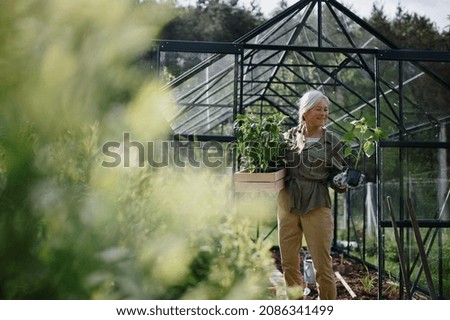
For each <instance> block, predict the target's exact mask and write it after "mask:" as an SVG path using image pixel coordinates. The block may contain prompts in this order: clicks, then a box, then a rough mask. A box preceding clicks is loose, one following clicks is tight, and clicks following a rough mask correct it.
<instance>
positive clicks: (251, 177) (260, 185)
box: [233, 168, 286, 192]
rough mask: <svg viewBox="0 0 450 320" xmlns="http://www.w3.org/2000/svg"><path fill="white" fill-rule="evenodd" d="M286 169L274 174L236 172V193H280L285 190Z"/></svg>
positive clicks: (234, 177) (234, 178)
mask: <svg viewBox="0 0 450 320" xmlns="http://www.w3.org/2000/svg"><path fill="white" fill-rule="evenodd" d="M285 176H286V169H284V168H282V169H279V170H277V171H274V172H262V173H259V172H254V173H249V172H246V171H239V172H236V173H235V174H234V176H233V180H234V191H235V192H278V191H280V190H281V189H283V188H284V177H285Z"/></svg>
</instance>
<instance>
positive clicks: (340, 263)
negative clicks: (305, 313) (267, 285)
mask: <svg viewBox="0 0 450 320" xmlns="http://www.w3.org/2000/svg"><path fill="white" fill-rule="evenodd" d="M271 251H272V257H273V258H274V262H275V265H276V268H277V269H278V270H279V271H280V272H282V268H281V259H280V255H279V249H278V247H276V246H274V247H272V248H271ZM331 256H332V259H333V271H334V272H338V273H339V274H340V275H341V276H342V278H343V280H344V281H345V282H346V283H347V284H348V286H349V287H350V290H351V291H352V292H353V293H354V296H353V297H352V294H351V293H350V291H349V290H348V289H346V287H345V286H344V284H343V282H342V281H341V280H339V278H338V277H337V276H336V278H335V279H336V289H337V300H378V283H377V281H378V274H377V272H376V271H375V270H370V269H369V268H366V267H365V266H364V265H363V264H362V263H361V262H359V261H357V260H354V259H351V258H349V257H344V255H343V254H339V253H336V252H334V253H332V255H331ZM303 258H304V256H303V253H301V261H303ZM300 269H301V271H302V274H303V264H302V265H301V266H300ZM308 288H309V289H310V293H309V294H308V295H305V296H304V299H305V300H316V299H317V298H318V293H317V290H316V286H315V285H308ZM382 299H383V300H399V299H400V287H399V285H398V282H396V281H395V280H394V279H390V278H389V277H383V278H382ZM414 299H416V300H424V299H427V298H426V297H424V296H422V295H420V294H418V293H415V294H414Z"/></svg>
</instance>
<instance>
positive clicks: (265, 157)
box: [234, 113, 286, 192]
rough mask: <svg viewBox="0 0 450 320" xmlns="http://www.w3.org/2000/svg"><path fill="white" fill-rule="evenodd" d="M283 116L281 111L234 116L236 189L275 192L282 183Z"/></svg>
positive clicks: (284, 173)
mask: <svg viewBox="0 0 450 320" xmlns="http://www.w3.org/2000/svg"><path fill="white" fill-rule="evenodd" d="M284 119H285V117H284V116H283V115H282V114H280V113H276V114H273V115H269V116H265V117H262V118H259V117H254V116H252V115H250V114H240V115H238V116H237V117H236V121H235V122H234V128H235V132H236V138H237V145H236V153H237V156H238V159H239V171H238V172H236V173H235V174H234V181H235V191H236V192H250V191H268V192H276V191H279V190H281V189H282V188H283V187H284V177H285V175H286V170H285V169H284V160H283V155H284V149H285V141H284V138H283V127H282V122H283V120H284Z"/></svg>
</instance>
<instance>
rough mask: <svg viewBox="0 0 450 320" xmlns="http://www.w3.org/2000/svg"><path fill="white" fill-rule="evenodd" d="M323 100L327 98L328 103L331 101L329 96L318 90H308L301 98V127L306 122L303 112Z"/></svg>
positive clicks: (299, 106) (299, 110) (299, 108)
mask: <svg viewBox="0 0 450 320" xmlns="http://www.w3.org/2000/svg"><path fill="white" fill-rule="evenodd" d="M321 100H325V101H326V102H327V103H330V100H329V99H328V97H327V96H326V95H324V94H323V93H322V92H321V91H318V90H310V91H307V92H305V94H304V95H303V96H302V97H301V98H300V100H299V101H298V114H299V119H298V120H299V124H300V127H302V125H303V124H304V119H303V114H304V113H305V112H307V111H309V110H311V109H312V108H314V107H315V106H316V104H317V103H318V102H319V101H321Z"/></svg>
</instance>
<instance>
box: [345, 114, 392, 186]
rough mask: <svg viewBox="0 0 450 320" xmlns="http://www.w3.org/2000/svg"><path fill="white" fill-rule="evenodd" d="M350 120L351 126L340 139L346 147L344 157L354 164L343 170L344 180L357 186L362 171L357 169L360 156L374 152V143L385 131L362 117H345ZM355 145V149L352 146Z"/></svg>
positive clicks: (382, 136)
mask: <svg viewBox="0 0 450 320" xmlns="http://www.w3.org/2000/svg"><path fill="white" fill-rule="evenodd" d="M346 120H347V121H350V123H351V125H352V127H351V129H350V130H348V131H347V132H346V133H345V134H344V136H343V137H342V140H343V141H344V143H345V145H346V147H345V149H344V157H345V158H348V159H349V160H350V162H353V163H354V165H353V167H352V168H347V170H346V171H345V177H346V182H347V184H348V185H349V186H357V185H358V184H359V181H360V179H361V175H362V172H361V171H360V170H358V165H359V164H360V161H361V159H362V156H363V155H365V156H366V157H370V156H372V155H373V154H374V153H375V146H376V143H377V142H378V141H380V140H383V139H385V138H386V133H385V132H384V131H383V130H382V129H381V128H379V127H376V126H374V125H371V124H370V121H369V120H368V119H366V118H364V117H362V118H360V119H348V118H347V119H346ZM355 144H356V145H357V148H356V149H355V148H354V146H355Z"/></svg>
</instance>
